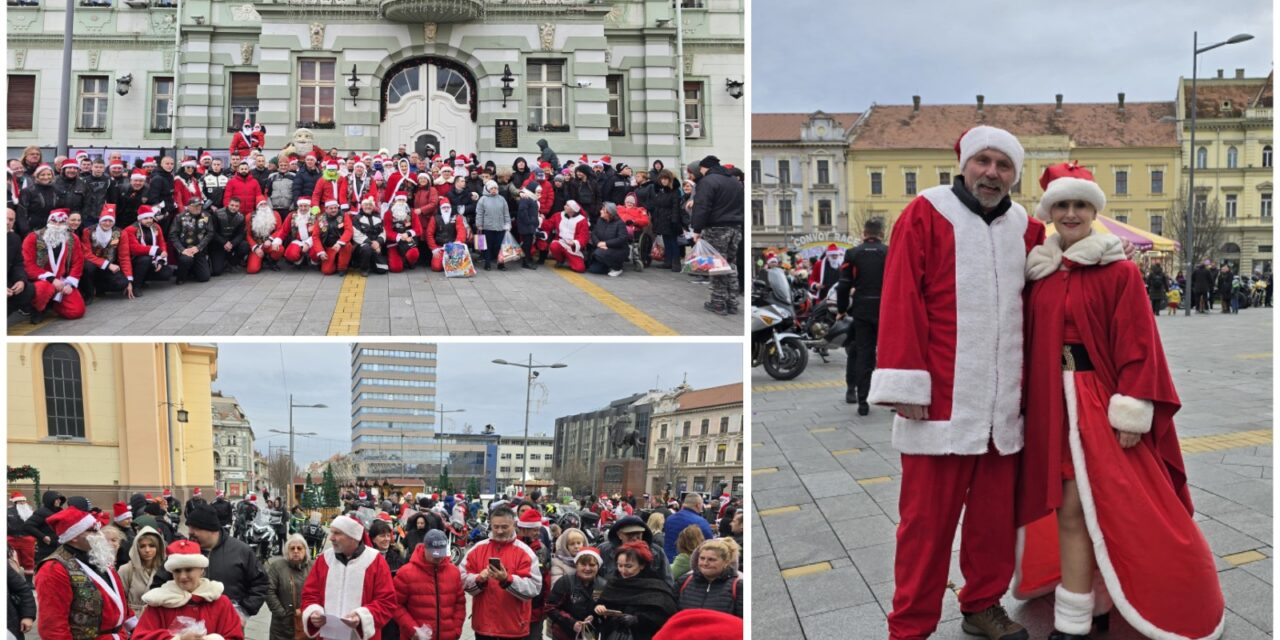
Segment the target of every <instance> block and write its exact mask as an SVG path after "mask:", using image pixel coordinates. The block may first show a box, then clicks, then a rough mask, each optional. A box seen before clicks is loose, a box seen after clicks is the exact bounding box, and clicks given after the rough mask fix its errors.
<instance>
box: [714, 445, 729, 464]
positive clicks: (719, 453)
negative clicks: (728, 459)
mask: <svg viewBox="0 0 1280 640" xmlns="http://www.w3.org/2000/svg"><path fill="white" fill-rule="evenodd" d="M728 453H729V445H727V444H718V445H716V462H724V457H725V455H726V454H728Z"/></svg>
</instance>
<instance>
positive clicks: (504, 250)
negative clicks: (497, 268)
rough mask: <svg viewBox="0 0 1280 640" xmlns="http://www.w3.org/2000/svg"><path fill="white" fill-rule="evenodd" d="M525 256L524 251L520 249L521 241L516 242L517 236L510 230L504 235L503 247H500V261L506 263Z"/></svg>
mask: <svg viewBox="0 0 1280 640" xmlns="http://www.w3.org/2000/svg"><path fill="white" fill-rule="evenodd" d="M523 257H524V251H523V250H521V249H520V243H519V242H516V237H515V236H513V235H511V232H510V231H508V232H506V233H505V234H504V235H503V236H502V247H501V248H500V249H498V262H499V263H500V264H506V263H508V262H514V261H516V260H519V259H520V258H523Z"/></svg>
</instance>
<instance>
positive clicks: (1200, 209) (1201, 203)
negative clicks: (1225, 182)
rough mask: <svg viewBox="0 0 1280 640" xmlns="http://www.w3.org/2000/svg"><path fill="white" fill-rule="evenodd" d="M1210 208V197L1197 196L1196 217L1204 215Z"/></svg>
mask: <svg viewBox="0 0 1280 640" xmlns="http://www.w3.org/2000/svg"><path fill="white" fill-rule="evenodd" d="M1208 208H1209V196H1206V195H1196V205H1195V209H1196V215H1198V216H1202V215H1204V212H1205V211H1206V210H1207V209H1208Z"/></svg>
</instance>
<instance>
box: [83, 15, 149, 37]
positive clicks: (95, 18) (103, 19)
mask: <svg viewBox="0 0 1280 640" xmlns="http://www.w3.org/2000/svg"><path fill="white" fill-rule="evenodd" d="M109 15H110V14H108V13H87V14H84V17H83V18H82V17H80V16H79V15H77V16H76V18H77V20H78V21H79V22H80V24H79V25H77V26H78V27H79V28H81V29H84V30H85V31H87V32H89V33H102V28H103V27H105V26H107V17H108V16H109ZM169 15H170V16H172V14H169ZM151 24H152V27H154V26H155V19H154V18H153V19H152V20H151Z"/></svg>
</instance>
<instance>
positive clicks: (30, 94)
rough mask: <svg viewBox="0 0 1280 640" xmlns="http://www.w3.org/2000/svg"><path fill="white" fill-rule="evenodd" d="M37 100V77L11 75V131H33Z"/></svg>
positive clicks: (9, 126)
mask: <svg viewBox="0 0 1280 640" xmlns="http://www.w3.org/2000/svg"><path fill="white" fill-rule="evenodd" d="M35 99H36V77H35V76H15V75H13V74H10V75H9V101H8V103H9V124H8V129H9V130H10V131H32V130H33V129H34V128H35V125H34V121H35V118H34V105H35Z"/></svg>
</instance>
